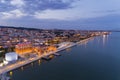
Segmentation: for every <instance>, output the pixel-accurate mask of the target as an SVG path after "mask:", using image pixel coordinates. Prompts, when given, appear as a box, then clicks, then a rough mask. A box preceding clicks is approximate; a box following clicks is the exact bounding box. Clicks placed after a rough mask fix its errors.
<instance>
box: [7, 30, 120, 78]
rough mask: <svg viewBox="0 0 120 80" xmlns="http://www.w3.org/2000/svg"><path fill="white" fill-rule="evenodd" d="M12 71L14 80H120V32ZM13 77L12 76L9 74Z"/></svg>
mask: <svg viewBox="0 0 120 80" xmlns="http://www.w3.org/2000/svg"><path fill="white" fill-rule="evenodd" d="M58 53H59V54H61V56H54V57H53V58H52V59H51V60H49V61H46V60H38V61H35V62H33V63H30V64H28V65H26V66H23V67H20V68H18V69H16V70H13V71H12V74H10V75H9V76H10V77H11V79H12V80H120V32H112V33H110V34H109V35H103V36H97V37H94V38H91V39H90V40H89V41H86V42H83V43H81V44H78V45H77V46H74V47H71V48H68V49H66V50H64V51H60V52H58ZM8 74H9V73H8Z"/></svg>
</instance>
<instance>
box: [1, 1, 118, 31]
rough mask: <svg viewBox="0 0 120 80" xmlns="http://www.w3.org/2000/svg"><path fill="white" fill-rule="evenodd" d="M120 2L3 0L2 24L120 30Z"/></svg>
mask: <svg viewBox="0 0 120 80" xmlns="http://www.w3.org/2000/svg"><path fill="white" fill-rule="evenodd" d="M119 21H120V0H0V25H7V26H16V27H19V26H24V27H36V28H61V29H120V22H119Z"/></svg>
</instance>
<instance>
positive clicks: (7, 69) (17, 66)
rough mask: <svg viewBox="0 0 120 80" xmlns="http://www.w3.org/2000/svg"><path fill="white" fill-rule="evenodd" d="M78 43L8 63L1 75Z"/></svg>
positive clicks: (2, 68) (0, 71)
mask: <svg viewBox="0 0 120 80" xmlns="http://www.w3.org/2000/svg"><path fill="white" fill-rule="evenodd" d="M89 39H90V38H88V39H85V40H81V41H80V42H79V43H82V42H85V41H88V40H89ZM77 44H78V43H71V44H70V45H68V46H64V47H62V48H59V49H57V50H56V51H54V52H49V53H47V54H45V55H41V56H37V57H33V58H29V59H26V60H24V61H18V62H16V63H14V64H10V65H6V66H4V67H0V75H1V74H2V73H7V72H9V71H11V70H14V69H17V68H19V67H22V66H24V65H27V64H29V63H32V62H34V61H36V60H39V59H41V58H43V57H46V56H49V55H52V54H53V55H59V54H58V53H57V52H59V51H62V50H65V49H67V48H70V47H73V46H75V45H77ZM55 53H57V54H55Z"/></svg>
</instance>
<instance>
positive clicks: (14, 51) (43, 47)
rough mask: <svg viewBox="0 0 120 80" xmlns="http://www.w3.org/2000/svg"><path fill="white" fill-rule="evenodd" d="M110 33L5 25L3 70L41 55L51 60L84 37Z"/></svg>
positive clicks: (0, 39)
mask: <svg viewBox="0 0 120 80" xmlns="http://www.w3.org/2000/svg"><path fill="white" fill-rule="evenodd" d="M107 34H109V32H108V31H88V30H60V29H51V30H49V29H27V28H14V27H1V28H0V69H1V71H0V74H2V73H6V72H8V71H10V70H12V69H15V68H18V67H21V66H23V65H25V64H28V63H30V62H33V61H35V60H38V59H40V58H43V59H46V60H48V59H50V58H51V56H49V55H51V54H52V55H53V54H54V55H60V54H57V53H56V52H58V51H61V50H64V49H66V48H68V47H72V46H74V45H76V44H77V43H79V42H80V41H83V40H86V39H89V38H91V37H95V36H100V35H107ZM55 53H56V54H55ZM46 56H49V57H46Z"/></svg>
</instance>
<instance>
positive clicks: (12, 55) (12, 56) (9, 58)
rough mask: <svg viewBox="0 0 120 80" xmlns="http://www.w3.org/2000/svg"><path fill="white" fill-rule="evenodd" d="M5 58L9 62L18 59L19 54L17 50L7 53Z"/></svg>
mask: <svg viewBox="0 0 120 80" xmlns="http://www.w3.org/2000/svg"><path fill="white" fill-rule="evenodd" d="M5 60H6V61H8V62H11V61H16V60H18V55H17V54H16V53H15V52H10V53H6V54H5Z"/></svg>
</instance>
